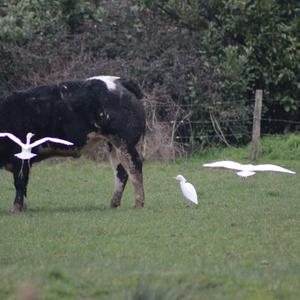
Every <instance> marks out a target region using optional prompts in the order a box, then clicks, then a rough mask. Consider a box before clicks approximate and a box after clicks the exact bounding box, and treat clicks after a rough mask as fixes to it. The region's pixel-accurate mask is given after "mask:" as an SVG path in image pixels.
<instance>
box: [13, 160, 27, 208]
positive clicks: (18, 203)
mask: <svg viewBox="0 0 300 300" xmlns="http://www.w3.org/2000/svg"><path fill="white" fill-rule="evenodd" d="M29 170H30V165H29V163H27V161H25V162H23V163H17V164H16V165H15V166H14V169H13V176H14V185H15V189H16V197H15V201H14V206H13V208H12V212H21V211H24V210H25V209H26V202H25V200H26V196H27V184H28V180H29Z"/></svg>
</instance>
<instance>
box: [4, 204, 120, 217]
mask: <svg viewBox="0 0 300 300" xmlns="http://www.w3.org/2000/svg"><path fill="white" fill-rule="evenodd" d="M114 210H118V209H114V208H110V207H109V206H95V205H88V206H68V207H60V206H56V207H32V208H27V209H26V211H24V212H20V213H13V212H11V210H10V209H0V215H2V216H4V215H12V216H17V215H32V214H36V213H38V214H49V213H50V214H51V213H84V212H93V211H95V212H96V211H98V212H100V211H114Z"/></svg>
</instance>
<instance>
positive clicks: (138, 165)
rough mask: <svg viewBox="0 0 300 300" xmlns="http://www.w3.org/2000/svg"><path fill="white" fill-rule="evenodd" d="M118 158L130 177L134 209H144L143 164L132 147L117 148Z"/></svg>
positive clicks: (122, 146)
mask: <svg viewBox="0 0 300 300" xmlns="http://www.w3.org/2000/svg"><path fill="white" fill-rule="evenodd" d="M117 155H118V158H119V160H120V162H121V164H122V165H123V167H124V168H125V169H126V171H127V173H128V174H129V176H130V179H131V181H132V184H133V188H134V197H135V207H136V208H142V207H144V198H145V195H144V185H143V172H142V168H143V162H142V160H141V158H140V155H139V153H138V152H137V150H136V149H135V148H134V147H128V146H127V145H125V144H124V145H121V146H120V147H118V148H117Z"/></svg>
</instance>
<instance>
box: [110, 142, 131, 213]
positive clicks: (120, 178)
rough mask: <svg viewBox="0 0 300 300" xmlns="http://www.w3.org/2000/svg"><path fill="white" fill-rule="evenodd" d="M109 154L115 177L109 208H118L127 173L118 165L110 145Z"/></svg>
mask: <svg viewBox="0 0 300 300" xmlns="http://www.w3.org/2000/svg"><path fill="white" fill-rule="evenodd" d="M109 154H110V155H109V157H110V162H111V165H112V168H113V171H114V175H115V191H114V194H113V196H112V199H111V201H110V206H111V207H118V206H120V205H121V198H122V195H123V191H124V189H125V186H126V183H127V180H128V173H127V172H126V170H125V169H124V167H123V166H122V164H121V163H120V160H119V158H118V155H117V151H116V148H115V147H114V146H113V145H112V144H110V143H109Z"/></svg>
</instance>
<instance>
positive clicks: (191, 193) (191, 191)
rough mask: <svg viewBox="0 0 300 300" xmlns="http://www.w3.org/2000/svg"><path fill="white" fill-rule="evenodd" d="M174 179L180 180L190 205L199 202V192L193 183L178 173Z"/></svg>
mask: <svg viewBox="0 0 300 300" xmlns="http://www.w3.org/2000/svg"><path fill="white" fill-rule="evenodd" d="M174 179H176V180H178V181H179V184H180V189H181V192H182V194H183V196H184V197H185V198H186V199H187V202H188V206H190V205H191V204H192V203H194V204H198V197H197V192H196V190H195V188H194V186H193V185H192V184H191V183H189V182H187V181H186V179H185V178H184V177H183V176H182V175H177V176H176V177H174Z"/></svg>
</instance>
